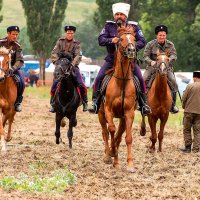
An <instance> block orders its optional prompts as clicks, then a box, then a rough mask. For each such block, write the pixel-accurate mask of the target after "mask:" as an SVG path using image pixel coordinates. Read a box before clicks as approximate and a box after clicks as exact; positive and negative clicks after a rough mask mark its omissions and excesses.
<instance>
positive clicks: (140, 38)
mask: <svg viewBox="0 0 200 200" xmlns="http://www.w3.org/2000/svg"><path fill="white" fill-rule="evenodd" d="M135 33H136V35H135V39H136V50H137V51H139V50H140V49H142V48H144V47H145V44H146V40H145V38H144V35H143V33H142V30H141V29H140V27H139V26H138V25H135Z"/></svg>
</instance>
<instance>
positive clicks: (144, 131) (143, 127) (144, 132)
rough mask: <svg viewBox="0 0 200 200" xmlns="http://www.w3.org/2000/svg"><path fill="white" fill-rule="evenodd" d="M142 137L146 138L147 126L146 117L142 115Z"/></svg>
mask: <svg viewBox="0 0 200 200" xmlns="http://www.w3.org/2000/svg"><path fill="white" fill-rule="evenodd" d="M140 135H141V136H145V135H146V124H145V116H144V115H142V122H141V124H140Z"/></svg>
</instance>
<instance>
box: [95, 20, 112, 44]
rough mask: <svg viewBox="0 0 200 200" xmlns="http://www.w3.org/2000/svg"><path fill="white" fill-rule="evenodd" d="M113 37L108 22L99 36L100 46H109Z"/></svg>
mask: <svg viewBox="0 0 200 200" xmlns="http://www.w3.org/2000/svg"><path fill="white" fill-rule="evenodd" d="M112 39H113V37H111V36H110V34H109V23H107V24H106V25H105V26H104V28H103V29H102V31H101V33H100V35H99V37H98V41H99V46H107V45H109V44H112Z"/></svg>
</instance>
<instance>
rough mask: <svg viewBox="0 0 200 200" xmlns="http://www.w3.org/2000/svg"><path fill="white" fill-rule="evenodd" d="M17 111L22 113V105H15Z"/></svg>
mask: <svg viewBox="0 0 200 200" xmlns="http://www.w3.org/2000/svg"><path fill="white" fill-rule="evenodd" d="M15 111H16V112H21V111H22V106H21V103H16V104H15Z"/></svg>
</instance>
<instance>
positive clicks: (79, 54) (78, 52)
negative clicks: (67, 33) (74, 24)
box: [72, 42, 82, 66]
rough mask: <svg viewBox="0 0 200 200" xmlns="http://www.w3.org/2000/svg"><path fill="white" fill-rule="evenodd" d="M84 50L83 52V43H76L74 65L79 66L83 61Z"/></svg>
mask: <svg viewBox="0 0 200 200" xmlns="http://www.w3.org/2000/svg"><path fill="white" fill-rule="evenodd" d="M81 58H82V52H81V45H80V43H78V42H76V43H75V51H74V59H73V61H72V65H73V66H78V65H79V63H80V62H81Z"/></svg>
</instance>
